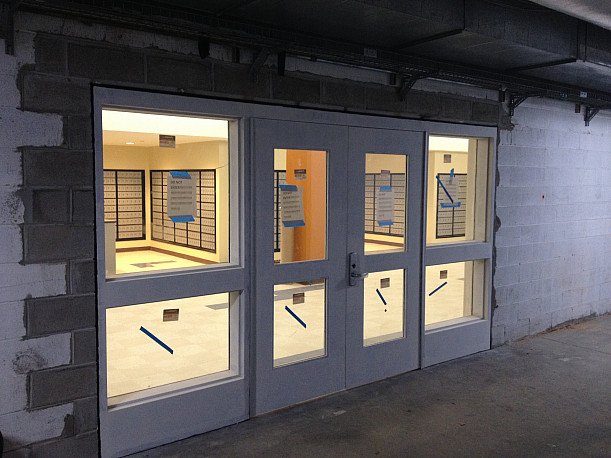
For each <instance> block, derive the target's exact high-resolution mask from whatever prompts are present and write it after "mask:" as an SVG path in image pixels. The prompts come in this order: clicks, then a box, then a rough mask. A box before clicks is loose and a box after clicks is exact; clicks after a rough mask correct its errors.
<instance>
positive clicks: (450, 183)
mask: <svg viewBox="0 0 611 458" xmlns="http://www.w3.org/2000/svg"><path fill="white" fill-rule="evenodd" d="M437 180H438V181H439V183H440V184H441V188H442V189H443V193H444V195H443V196H442V199H441V200H444V201H445V200H448V199H449V200H450V203H447V202H441V203H440V205H441V207H442V208H456V207H460V206H461V203H460V202H459V200H458V179H457V178H456V177H455V176H454V169H452V171H451V172H450V177H449V178H448V179H447V180H441V179H440V178H439V175H437ZM444 181H445V182H444Z"/></svg>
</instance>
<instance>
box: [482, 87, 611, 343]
mask: <svg viewBox="0 0 611 458" xmlns="http://www.w3.org/2000/svg"><path fill="white" fill-rule="evenodd" d="M512 122H513V124H514V125H515V127H514V128H513V130H503V131H501V132H500V142H499V145H498V156H497V164H498V180H499V181H498V183H497V190H496V215H497V218H498V220H499V221H500V228H499V229H498V231H497V232H496V240H495V248H496V270H495V275H494V287H495V296H496V304H495V305H496V308H495V309H494V311H493V322H492V325H493V329H492V337H493V344H494V345H499V344H502V343H504V342H507V341H509V340H515V339H518V338H521V337H524V336H527V335H532V334H536V333H539V332H541V331H545V330H547V329H550V328H552V327H556V326H558V325H561V324H563V323H565V322H567V321H570V320H575V319H578V318H583V317H586V316H589V315H598V314H603V313H608V312H611V267H610V266H611V264H610V263H609V259H610V256H611V116H610V115H609V114H608V113H605V112H600V113H599V114H598V115H597V116H596V117H595V118H594V119H593V120H592V122H591V123H590V126H589V127H586V126H585V124H584V121H583V110H582V112H581V113H580V114H577V113H575V110H574V105H573V104H570V103H563V102H556V101H551V100H541V99H535V100H528V101H527V102H524V103H523V104H522V105H520V106H519V107H518V108H517V109H516V111H515V115H514V116H513V118H512Z"/></svg>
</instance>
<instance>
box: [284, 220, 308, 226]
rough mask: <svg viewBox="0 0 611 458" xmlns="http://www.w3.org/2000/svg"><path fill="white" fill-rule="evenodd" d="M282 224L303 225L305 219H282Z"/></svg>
mask: <svg viewBox="0 0 611 458" xmlns="http://www.w3.org/2000/svg"><path fill="white" fill-rule="evenodd" d="M282 225H283V226H284V227H298V226H305V221H304V220H302V219H300V220H295V221H282Z"/></svg>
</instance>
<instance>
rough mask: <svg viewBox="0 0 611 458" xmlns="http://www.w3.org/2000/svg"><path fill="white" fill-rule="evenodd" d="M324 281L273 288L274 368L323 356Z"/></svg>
mask: <svg viewBox="0 0 611 458" xmlns="http://www.w3.org/2000/svg"><path fill="white" fill-rule="evenodd" d="M325 285H326V282H325V280H314V281H304V282H301V283H285V284H281V285H275V286H274V367H278V366H284V365H286V364H292V363H296V362H298V361H304V360H306V359H312V358H317V357H320V356H325V355H326V345H325V342H326V334H325V329H326V305H325V302H326V301H325V296H326V295H325Z"/></svg>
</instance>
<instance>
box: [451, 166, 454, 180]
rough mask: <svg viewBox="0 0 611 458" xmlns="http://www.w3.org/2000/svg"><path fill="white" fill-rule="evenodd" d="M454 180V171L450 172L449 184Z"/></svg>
mask: <svg viewBox="0 0 611 458" xmlns="http://www.w3.org/2000/svg"><path fill="white" fill-rule="evenodd" d="M453 179H454V169H452V170H450V183H451V182H452V180H453Z"/></svg>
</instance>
